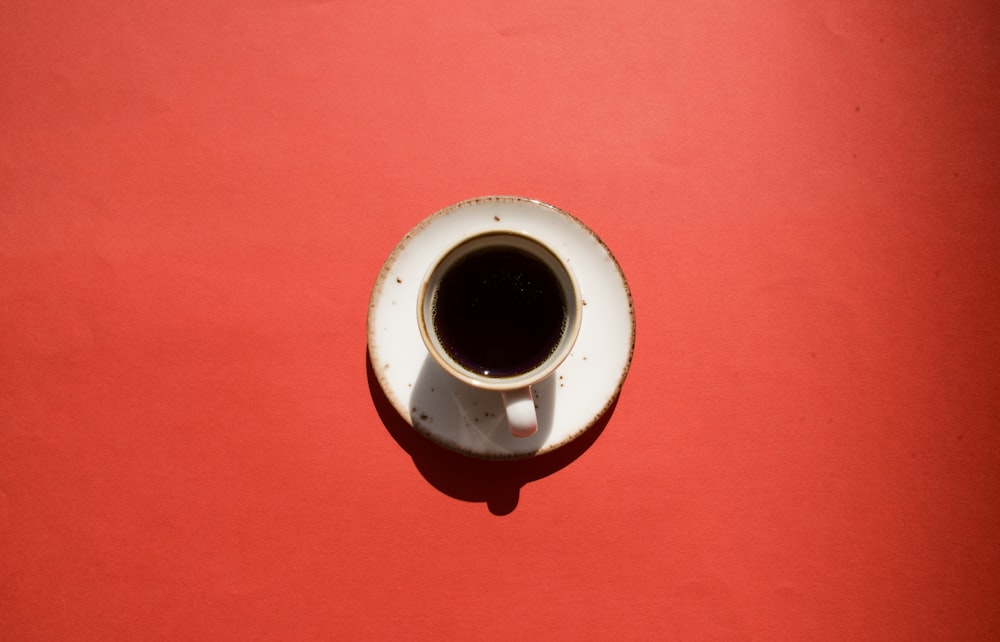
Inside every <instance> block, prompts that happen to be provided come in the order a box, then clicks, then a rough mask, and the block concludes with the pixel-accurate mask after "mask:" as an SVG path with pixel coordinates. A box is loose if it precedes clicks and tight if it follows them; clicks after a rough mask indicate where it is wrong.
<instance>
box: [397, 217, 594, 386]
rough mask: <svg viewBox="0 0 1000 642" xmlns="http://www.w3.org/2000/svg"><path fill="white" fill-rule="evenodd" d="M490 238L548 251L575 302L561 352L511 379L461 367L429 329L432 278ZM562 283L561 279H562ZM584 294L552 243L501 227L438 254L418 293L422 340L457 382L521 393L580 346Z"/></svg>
mask: <svg viewBox="0 0 1000 642" xmlns="http://www.w3.org/2000/svg"><path fill="white" fill-rule="evenodd" d="M490 236H508V237H518V238H521V239H524V240H527V241H528V242H530V243H532V244H534V245H536V246H537V247H539V248H541V249H542V250H544V251H545V252H546V253H547V254H548V255H549V256H550V257H551V258H552V259H553V260H554V261H555V262H556V264H557V265H558V266H559V268H560V269H561V270H562V272H563V274H565V276H566V280H567V281H568V282H569V285H570V291H569V292H567V293H566V294H567V295H569V296H568V298H572V301H567V306H566V307H567V310H566V316H567V326H566V331H565V332H564V333H563V335H562V337H561V338H560V341H559V344H558V349H557V350H556V351H554V354H553V356H550V357H548V358H546V359H545V361H543V362H542V363H541V364H539V366H537V367H535V368H532V369H531V370H528V371H527V372H523V373H520V374H517V375H512V376H507V377H490V376H487V375H481V374H478V373H476V372H473V371H471V370H468V369H466V368H464V367H462V365H461V364H459V363H457V362H456V361H455V360H454V359H452V358H451V357H450V355H448V354H447V353H446V352H445V351H444V349H443V346H440V347H439V345H438V344H436V343H435V342H434V340H433V339H432V338H431V335H432V333H433V329H432V328H431V327H429V324H428V319H427V318H426V316H425V311H426V307H427V306H425V300H426V298H427V296H428V295H429V293H428V288H429V287H430V285H431V280H432V277H433V276H434V275H435V273H436V272H437V271H438V269H439V268H440V267H441V265H442V264H443V263H444V262H445V261H446V260H447V259H448V258H449V257H450V256H451V255H452V253H454V252H455V251H456V250H458V249H459V248H461V247H462V246H464V245H467V244H469V243H472V242H474V241H476V240H478V239H481V238H485V237H490ZM560 281H561V279H560ZM581 301H582V299H581V295H580V286H579V284H578V282H577V280H576V275H575V274H573V271H572V270H571V269H570V267H569V265H568V264H567V262H566V261H565V260H563V258H562V257H560V256H559V254H558V253H557V252H556V251H555V249H553V248H552V247H551V246H550V245H549V244H548V243H546V242H544V241H542V240H540V239H539V238H538V237H537V236H535V235H533V234H529V233H527V232H525V231H523V230H518V229H513V228H499V229H493V230H487V231H484V232H479V233H476V234H472V235H469V236H466V237H464V238H462V239H460V240H459V241H457V242H455V243H453V244H451V245H450V246H448V247H447V248H446V249H445V250H443V251H442V252H440V253H439V254H438V257H437V259H436V260H435V261H434V262H433V263H432V264H431V265H430V267H428V269H427V271H426V272H425V274H424V276H423V278H422V279H421V281H420V287H419V288H418V290H417V325H418V328H419V330H420V338H421V339H422V340H423V342H424V345H425V346H426V348H427V352H428V354H430V356H431V358H433V359H434V361H435V362H436V363H437V364H438V365H439V366H441V367H442V368H443V369H444V371H445V372H447V373H448V374H450V375H451V376H453V377H455V378H456V379H458V380H460V381H462V382H464V383H467V384H469V385H470V386H473V387H476V388H480V389H483V390H497V391H506V390H517V389H519V388H524V387H527V386H530V385H532V384H535V383H538V382H539V381H542V380H544V379H545V378H547V377H548V376H549V375H551V374H552V373H553V372H555V370H556V369H557V368H558V367H559V366H560V365H562V363H563V362H564V361H565V360H566V358H567V357H569V355H570V353H571V352H572V350H573V346H574V345H575V344H576V339H577V337H578V336H579V333H580V326H581V324H582V320H583V319H582V303H581Z"/></svg>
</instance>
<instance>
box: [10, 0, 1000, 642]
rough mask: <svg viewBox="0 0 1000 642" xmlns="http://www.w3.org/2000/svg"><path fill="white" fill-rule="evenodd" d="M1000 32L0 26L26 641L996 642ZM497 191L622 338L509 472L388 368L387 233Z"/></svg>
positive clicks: (965, 13) (285, 6)
mask: <svg viewBox="0 0 1000 642" xmlns="http://www.w3.org/2000/svg"><path fill="white" fill-rule="evenodd" d="M996 14H997V11H996V8H995V6H994V5H993V3H986V2H981V3H975V2H962V3H956V2H947V1H945V0H940V1H936V2H928V1H921V0H917V1H915V2H907V3H894V2H808V3H803V2H794V1H791V0H789V1H779V0H774V1H767V2H762V3H740V2H684V3H673V2H671V3H665V2H663V3H661V2H625V3H606V2H604V3H602V2H558V3H554V2H544V3H501V2H465V3H459V2H454V3H452V2H439V1H430V0H422V1H421V2H402V3H401V2H350V1H344V2H308V1H305V0H267V1H260V2H239V3H203V2H186V1H185V2H160V1H154V2H148V3H124V2H119V3H100V2H92V3H87V2H77V1H70V2H58V3H57V2H49V3H46V2H24V1H20V0H8V1H7V2H4V3H3V4H2V6H0V87H2V89H0V91H2V101H0V632H2V633H0V637H3V638H4V639H8V640H22V639H24V640H33V639H39V640H55V639H70V638H73V639H100V640H106V639H115V638H125V639H129V638H130V639H206V640H209V639H210V640H224V639H234V640H248V639H309V638H340V639H386V638H388V639H442V638H448V637H450V638H458V639H460V638H465V639H519V638H522V639H595V640H605V639H663V638H673V639H698V640H703V639H793V640H801V639H813V638H839V639H857V638H863V639H922V638H926V639H940V638H950V639H990V638H996V637H997V636H998V635H1000V616H998V609H997V604H998V602H1000V544H998V542H1000V518H998V513H997V501H998V490H1000V475H998V464H1000V434H998V431H997V428H998V419H997V416H998V411H1000V407H998V406H1000V404H998V394H997V390H998V363H1000V359H998V357H1000V339H998V334H997V327H996V326H997V323H996V318H997V315H998V313H1000V304H998V296H997V293H998V291H1000V287H998V286H1000V273H998V269H997V267H998V266H997V263H998V258H997V257H998V251H1000V221H998V212H997V201H998V198H1000V181H998V171H997V170H996V169H995V168H996V163H997V156H998V152H1000V144H998V143H1000V133H998V132H1000V100H998V98H1000V90H998V87H1000V74H998V66H1000V65H998V61H1000V26H998V25H1000V21H998V19H997V16H996ZM493 193H503V194H518V195H523V196H529V197H532V198H538V199H541V200H544V201H547V202H551V203H552V204H554V205H557V206H559V207H562V208H564V209H566V210H568V211H570V212H571V213H573V214H575V215H576V216H577V217H579V218H581V219H582V220H583V221H585V222H586V223H587V224H588V225H590V226H591V227H592V228H593V229H594V230H595V231H596V232H597V233H598V234H599V235H600V236H601V237H602V238H603V239H604V240H605V241H606V242H607V243H608V245H609V246H610V247H611V248H612V250H613V251H614V252H615V254H616V256H617V258H618V259H619V261H620V263H621V265H622V267H623V269H624V271H625V274H626V276H627V277H628V279H629V282H630V285H631V287H632V292H633V295H634V298H635V306H636V315H637V323H638V334H637V343H636V351H635V358H634V361H633V364H632V370H631V372H630V374H629V377H628V379H627V381H626V383H625V386H624V389H623V391H622V394H621V396H620V398H619V400H618V403H617V406H616V407H615V408H614V410H613V413H612V414H611V415H610V416H609V417H606V418H605V420H604V421H602V423H601V424H600V425H598V426H597V427H596V428H595V429H594V430H592V431H591V432H590V433H588V437H587V438H586V439H584V440H581V441H580V442H579V443H578V444H575V445H574V446H573V447H572V448H571V449H568V450H566V451H564V452H561V453H558V452H557V453H556V454H554V455H553V456H552V457H546V458H540V459H538V460H532V461H529V462H521V463H520V464H508V465H500V464H496V463H494V464H484V463H481V462H475V461H471V460H464V459H462V458H460V457H457V456H454V455H450V454H448V453H444V452H442V451H440V450H439V449H437V448H436V447H432V446H431V445H429V443H427V442H425V441H424V440H422V439H419V438H414V435H413V434H412V433H411V432H408V431H407V430H405V425H400V421H399V420H397V419H394V417H393V416H392V414H391V410H387V407H386V404H385V402H384V399H382V398H380V396H379V393H378V390H377V387H376V388H374V389H373V388H372V387H371V386H370V379H369V375H368V373H367V372H366V356H365V317H366V313H367V305H368V296H369V292H370V288H371V286H372V284H373V282H374V279H375V276H376V274H377V272H378V270H379V267H380V266H381V263H382V261H383V260H384V259H385V258H386V256H387V255H388V253H389V252H390V250H391V249H392V247H393V246H394V245H395V243H396V242H397V241H398V240H399V239H400V238H401V237H402V236H403V234H405V233H406V231H407V230H409V229H410V228H411V227H412V226H413V225H414V224H416V223H417V222H418V221H419V220H420V219H421V218H423V217H425V216H427V215H429V214H431V213H433V212H434V211H436V210H437V209H439V208H441V207H444V206H446V205H449V204H451V203H453V202H456V201H459V200H462V199H464V198H468V197H473V196H479V195H483V194H493ZM518 489H519V491H518Z"/></svg>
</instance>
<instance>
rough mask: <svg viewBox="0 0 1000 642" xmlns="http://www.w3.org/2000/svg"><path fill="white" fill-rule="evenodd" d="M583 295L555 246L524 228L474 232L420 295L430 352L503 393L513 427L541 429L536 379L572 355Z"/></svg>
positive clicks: (451, 251)
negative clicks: (537, 411)
mask: <svg viewBox="0 0 1000 642" xmlns="http://www.w3.org/2000/svg"><path fill="white" fill-rule="evenodd" d="M580 306H581V298H580V291H579V287H578V286H577V283H576V279H575V277H574V276H573V273H572V271H571V270H570V269H569V267H568V266H567V265H566V264H565V262H563V261H562V259H560V258H559V255H558V254H557V253H556V251H555V250H553V249H552V248H550V247H549V246H548V245H546V244H545V243H542V242H541V241H539V240H538V239H536V238H534V237H532V236H529V235H528V234H525V233H523V232H520V231H518V230H504V229H499V230H492V231H489V232H484V233H481V234H475V235H473V236H470V237H468V238H466V239H463V240H462V241H460V242H459V243H457V244H456V245H454V246H452V247H450V248H448V249H446V250H445V251H444V252H442V254H441V255H440V256H439V258H438V259H437V261H436V262H434V263H433V264H432V265H431V266H430V268H429V269H428V270H427V273H426V275H425V276H424V278H423V281H422V282H421V284H420V290H419V294H418V297H417V322H418V325H419V327H420V336H421V337H422V338H423V341H424V344H425V345H426V346H427V350H428V352H429V353H430V355H431V357H433V358H434V360H435V361H436V362H437V363H438V364H439V365H440V366H441V367H442V368H443V369H444V370H445V371H446V372H448V373H449V374H450V375H452V376H453V377H455V378H457V379H459V380H460V381H463V382H465V383H467V384H469V385H470V386H474V387H476V388H481V389H486V390H496V391H498V392H499V393H501V394H502V395H503V401H504V406H505V407H506V411H507V423H508V425H509V426H510V432H511V434H512V435H514V436H517V437H529V436H531V435H533V434H534V433H535V432H536V431H537V430H538V420H537V416H536V412H535V401H534V398H533V395H532V392H531V386H532V385H533V384H536V383H538V382H540V381H542V380H543V379H545V378H546V377H548V376H549V375H551V374H552V373H553V372H555V370H556V368H558V367H559V365H560V364H561V363H562V362H563V361H564V360H565V359H566V357H568V356H569V354H570V352H571V351H572V349H573V344H574V343H575V341H576V337H577V335H578V334H579V332H580V322H581V318H582V315H581V307H580Z"/></svg>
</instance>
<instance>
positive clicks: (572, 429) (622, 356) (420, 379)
mask: <svg viewBox="0 0 1000 642" xmlns="http://www.w3.org/2000/svg"><path fill="white" fill-rule="evenodd" d="M492 229H516V230H520V231H522V232H525V233H527V234H530V235H533V236H535V237H537V238H539V239H540V240H542V241H544V242H545V243H546V244H547V245H549V246H550V247H552V248H553V249H555V250H556V251H557V252H560V253H561V258H562V259H563V261H565V262H566V264H567V265H569V266H570V269H572V270H573V272H574V274H575V275H576V278H577V281H578V283H579V286H580V293H581V296H582V298H583V301H584V307H583V321H582V325H581V327H580V334H579V337H578V338H577V341H576V344H575V346H574V348H573V352H572V353H571V354H570V356H569V357H568V358H567V359H566V361H565V362H563V364H562V365H560V366H559V369H558V370H556V372H555V374H553V375H552V376H550V377H549V378H548V379H546V380H544V381H542V382H541V383H538V384H535V385H534V386H532V390H533V391H534V394H535V400H536V407H537V409H538V432H537V433H535V434H534V435H533V436H531V437H513V436H511V435H510V432H509V430H508V427H507V419H506V415H505V413H504V408H503V405H502V403H501V400H500V393H497V392H491V391H485V390H479V389H477V388H472V387H470V386H468V385H467V384H464V383H461V382H459V381H458V380H456V379H454V378H453V377H451V376H449V375H448V374H446V373H445V372H444V370H442V369H441V367H440V366H439V365H437V363H436V362H435V361H434V360H433V359H432V358H431V357H430V356H429V355H428V354H427V350H426V348H425V347H424V343H423V341H422V340H421V338H420V333H419V331H418V329H417V289H418V286H419V284H420V280H421V279H422V278H423V276H424V273H425V272H426V271H427V269H428V268H429V267H430V264H431V263H432V262H433V261H434V260H435V259H436V258H437V257H438V255H439V254H440V253H441V252H442V251H443V250H444V249H446V248H448V247H450V246H452V245H454V244H455V243H457V242H458V241H459V240H461V239H463V238H465V237H466V236H469V235H470V234H475V233H478V232H483V231H488V230H492ZM634 345H635V314H634V312H633V309H632V296H631V293H630V292H629V288H628V283H627V282H626V281H625V277H624V275H623V274H622V271H621V268H620V267H619V265H618V262H617V261H616V260H615V258H614V256H612V254H611V252H610V251H609V250H608V248H607V246H605V245H604V243H603V242H602V241H601V240H600V239H599V238H598V237H597V235H596V234H594V233H593V232H592V231H591V230H590V229H589V228H587V227H586V226H585V225H584V224H583V223H581V222H580V221H578V220H577V219H575V218H574V217H572V216H570V215H569V214H567V213H566V212H563V211H562V210H559V209H557V208H555V207H553V206H551V205H546V204H545V203H541V202H538V201H534V200H530V199H525V198H520V197H515V196H487V197H483V198H476V199H471V200H468V201H463V202H461V203H458V204H456V205H452V206H451V207H448V208H446V209H443V210H441V211H440V212H438V213H436V214H434V215H432V216H430V217H428V218H426V219H424V220H423V221H421V222H420V223H419V224H418V225H417V226H416V227H415V228H413V229H412V230H410V232H409V233H408V234H407V235H406V236H405V237H403V240H401V241H400V242H399V244H398V245H397V246H396V247H395V249H393V251H392V253H391V254H390V255H389V258H388V259H386V261H385V264H384V265H383V266H382V270H381V271H380V272H379V275H378V278H377V280H376V281H375V288H374V290H373V291H372V296H371V302H370V304H369V307H368V355H369V358H370V360H371V366H372V370H373V371H374V373H375V376H376V378H377V379H378V382H379V384H380V385H381V386H382V389H383V390H384V391H385V395H386V397H387V398H388V400H389V401H390V403H392V405H393V407H394V408H395V409H396V411H397V412H399V414H400V415H401V416H402V417H403V419H405V420H406V421H407V422H408V423H409V424H410V425H411V426H413V427H414V428H415V429H416V430H417V431H418V432H420V433H421V434H423V435H424V436H425V437H427V438H428V439H430V440H431V441H434V442H436V443H437V444H439V445H441V446H444V447H445V448H449V449H451V450H455V451H458V452H460V453H463V454H466V455H470V456H473V457H480V458H486V459H508V458H520V457H531V456H534V455H540V454H542V453H545V452H548V451H551V450H554V449H556V448H558V447H560V446H563V445H565V444H567V443H569V442H570V441H572V440H573V439H576V438H577V437H579V436H580V435H582V434H583V433H584V432H586V430H587V429H588V428H590V427H591V426H592V425H594V423H595V422H597V420H598V419H600V417H601V415H602V414H604V412H605V411H606V410H607V409H608V408H609V407H610V406H611V404H612V403H613V402H614V400H615V398H616V397H617V396H618V393H619V391H620V390H621V386H622V383H623V382H624V380H625V375H626V374H627V373H628V369H629V364H630V363H631V360H632V350H633V346H634Z"/></svg>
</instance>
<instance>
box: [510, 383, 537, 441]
mask: <svg viewBox="0 0 1000 642" xmlns="http://www.w3.org/2000/svg"><path fill="white" fill-rule="evenodd" d="M501 394H503V405H504V406H506V407H507V424H508V425H509V426H510V434H512V435H514V436H515V437H530V436H532V435H533V434H535V432H536V431H537V430H538V417H537V416H536V415H535V398H534V395H532V394H531V386H525V387H524V388H518V389H516V390H504V391H502V393H501Z"/></svg>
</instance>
